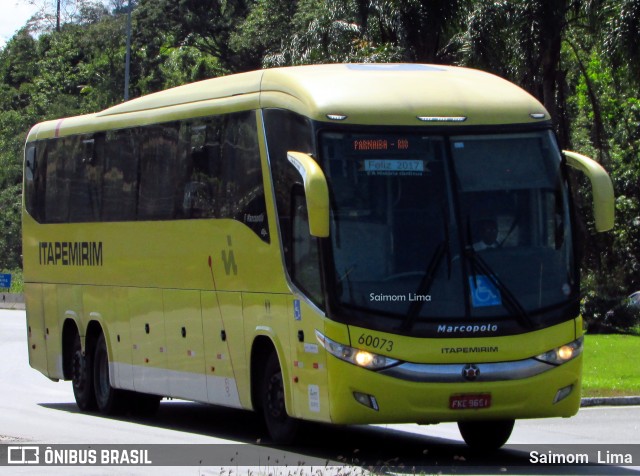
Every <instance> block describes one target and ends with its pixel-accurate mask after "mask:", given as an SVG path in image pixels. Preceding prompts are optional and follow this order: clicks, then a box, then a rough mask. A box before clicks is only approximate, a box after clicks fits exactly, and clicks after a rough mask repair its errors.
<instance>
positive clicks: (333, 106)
mask: <svg viewBox="0 0 640 476" xmlns="http://www.w3.org/2000/svg"><path fill="white" fill-rule="evenodd" d="M268 107H275V108H284V109H289V110H292V111H294V112H297V113H299V114H302V115H304V116H307V117H309V118H311V119H314V120H318V121H326V122H331V121H340V122H342V123H348V124H367V125H418V126H419V125H427V126H428V125H442V124H456V125H476V126H477V125H499V124H524V123H535V122H541V121H548V120H549V119H550V117H549V114H548V112H547V111H546V110H545V109H544V107H543V106H542V105H541V104H540V103H539V102H538V101H537V100H536V99H535V98H533V97H532V96H531V95H530V94H528V93H527V92H525V91H524V90H522V89H521V88H519V87H518V86H516V85H514V84H512V83H510V82H508V81H506V80H504V79H502V78H499V77H497V76H495V75H492V74H489V73H485V72H482V71H478V70H473V69H468V68H460V67H453V66H440V65H426V64H330V65H309V66H293V67H286V68H273V69H265V70H259V71H253V72H249V73H240V74H234V75H229V76H224V77H220V78H213V79H208V80H204V81H200V82H197V83H192V84H187V85H184V86H179V87H176V88H172V89H168V90H166V91H161V92H158V93H154V94H149V95H147V96H143V97H140V98H137V99H133V100H131V101H128V102H125V103H122V104H119V105H117V106H114V107H111V108H109V109H106V110H104V111H101V112H98V113H96V114H88V115H84V116H77V117H73V118H65V119H59V120H53V121H48V122H44V123H42V124H39V125H37V126H35V127H34V128H33V129H32V131H31V132H30V134H29V140H37V139H43V138H50V137H56V136H65V135H71V134H80V133H89V132H93V131H99V130H109V129H118V128H124V127H129V126H135V125H144V124H151V123H159V122H167V121H171V120H178V119H185V118H189V117H199V116H206V115H213V114H221V113H227V112H235V111H240V110H247V109H258V108H268Z"/></svg>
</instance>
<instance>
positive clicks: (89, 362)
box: [71, 332, 98, 412]
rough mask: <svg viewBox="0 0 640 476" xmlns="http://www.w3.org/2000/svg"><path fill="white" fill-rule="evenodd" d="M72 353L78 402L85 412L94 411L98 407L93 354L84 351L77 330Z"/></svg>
mask: <svg viewBox="0 0 640 476" xmlns="http://www.w3.org/2000/svg"><path fill="white" fill-rule="evenodd" d="M71 354H72V355H71V384H72V386H73V396H74V398H75V399H76V404H77V405H78V408H79V409H80V410H82V411H83V412H86V411H94V410H96V409H97V408H98V407H97V404H96V397H95V392H94V389H93V356H92V355H91V352H82V344H81V343H80V335H79V334H78V333H77V332H76V333H75V337H74V339H73V349H72V351H71Z"/></svg>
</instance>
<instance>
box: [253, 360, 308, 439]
mask: <svg viewBox="0 0 640 476" xmlns="http://www.w3.org/2000/svg"><path fill="white" fill-rule="evenodd" d="M261 400H262V401H261V403H262V411H263V414H264V421H265V423H266V425H267V431H268V432H269V435H270V436H271V439H273V441H274V442H276V443H280V444H290V443H292V442H293V440H294V439H295V437H296V435H297V433H298V429H299V427H300V421H299V420H296V419H295V418H291V417H290V416H289V415H288V414H287V409H286V408H285V399H284V383H283V380H282V370H281V368H280V363H279V362H278V355H277V354H276V353H275V352H272V353H271V354H270V355H269V358H268V359H267V364H266V367H265V373H264V380H263V384H262V391H261Z"/></svg>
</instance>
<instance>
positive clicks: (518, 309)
mask: <svg viewBox="0 0 640 476" xmlns="http://www.w3.org/2000/svg"><path fill="white" fill-rule="evenodd" d="M465 256H466V257H467V258H469V260H470V261H471V266H472V267H473V268H474V269H473V277H472V279H474V280H476V283H475V284H476V287H477V273H476V270H475V268H476V267H477V268H478V269H479V270H480V272H481V273H482V274H483V275H484V276H486V277H487V278H488V279H489V281H491V284H493V286H495V288H496V289H497V290H498V291H500V294H501V295H502V297H503V298H504V300H503V301H504V303H505V307H506V308H507V310H508V311H509V312H511V313H512V314H514V315H515V316H516V318H517V319H518V321H520V323H521V324H522V325H524V326H525V327H528V328H533V327H534V325H533V321H532V320H531V317H529V314H528V313H527V311H526V310H525V308H524V307H522V304H520V301H518V298H516V297H515V296H514V295H513V293H512V292H511V291H510V290H509V288H508V287H507V286H506V285H505V284H504V282H503V281H502V280H501V279H500V278H499V277H498V275H497V274H496V273H495V272H494V271H493V269H491V267H490V266H489V265H488V264H487V262H486V261H485V260H483V259H482V258H481V257H480V255H479V254H478V253H477V252H476V250H474V249H473V246H472V245H471V246H467V247H466V249H465Z"/></svg>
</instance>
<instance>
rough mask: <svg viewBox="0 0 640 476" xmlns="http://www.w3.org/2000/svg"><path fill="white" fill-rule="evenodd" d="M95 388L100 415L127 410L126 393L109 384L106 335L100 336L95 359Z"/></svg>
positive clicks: (114, 413)
mask: <svg viewBox="0 0 640 476" xmlns="http://www.w3.org/2000/svg"><path fill="white" fill-rule="evenodd" d="M93 387H94V390H95V399H96V404H97V406H98V410H99V411H100V413H103V414H105V415H116V414H120V413H124V411H125V409H126V393H125V392H124V391H122V390H118V389H115V388H113V387H112V386H111V383H110V382H109V354H108V352H107V342H106V340H105V338H104V334H100V337H99V338H98V341H97V343H96V350H95V353H94V357H93Z"/></svg>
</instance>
